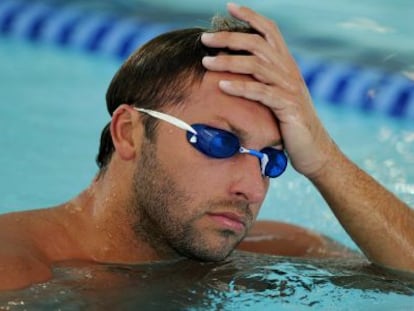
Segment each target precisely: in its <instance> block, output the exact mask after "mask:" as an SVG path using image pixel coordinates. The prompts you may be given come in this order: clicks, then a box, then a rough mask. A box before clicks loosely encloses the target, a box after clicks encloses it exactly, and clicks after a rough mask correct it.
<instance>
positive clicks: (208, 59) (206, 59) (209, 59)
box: [202, 56, 216, 65]
mask: <svg viewBox="0 0 414 311" xmlns="http://www.w3.org/2000/svg"><path fill="white" fill-rule="evenodd" d="M215 59H216V57H215V56H204V57H203V60H202V62H203V64H205V65H209V64H212V63H213V62H214V60H215Z"/></svg>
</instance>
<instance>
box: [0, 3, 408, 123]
mask: <svg viewBox="0 0 414 311" xmlns="http://www.w3.org/2000/svg"><path fill="white" fill-rule="evenodd" d="M177 27H178V25H177V24H174V23H156V22H147V21H143V20H140V19H139V18H121V17H119V16H114V15H110V14H107V13H104V12H89V11H85V10H82V9H79V8H74V7H53V6H50V5H47V4H42V3H29V2H24V1H16V0H6V1H4V0H0V35H3V36H5V35H8V36H13V37H19V38H23V39H26V40H31V41H39V42H44V43H47V44H53V45H58V46H67V47H70V48H75V49H80V50H84V51H88V52H98V53H104V54H107V55H111V56H114V57H117V58H119V59H125V58H126V57H127V56H128V55H129V54H130V53H132V51H134V50H135V49H136V48H137V47H139V46H140V45H142V44H143V43H145V42H146V41H148V40H149V39H151V38H153V37H154V36H156V35H158V34H160V33H163V32H165V31H168V30H172V29H175V28H177ZM295 58H296V60H297V61H298V64H299V67H300V69H301V71H302V74H303V76H304V78H305V81H306V83H307V85H308V87H309V90H310V92H311V94H312V96H313V97H314V98H316V99H320V100H322V101H325V102H329V103H332V104H335V105H347V106H352V107H356V108H359V109H362V110H364V111H377V112H380V113H383V114H387V115H389V116H393V117H404V118H409V119H414V82H413V81H412V80H409V79H407V78H405V77H404V76H401V75H397V74H389V73H386V72H384V71H381V70H379V69H378V70H375V69H364V68H361V67H357V66H353V65H349V64H337V63H331V62H326V61H323V60H315V59H311V58H307V57H305V56H303V55H301V56H299V55H295Z"/></svg>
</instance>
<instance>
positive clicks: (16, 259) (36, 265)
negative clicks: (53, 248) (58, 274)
mask: <svg viewBox="0 0 414 311" xmlns="http://www.w3.org/2000/svg"><path fill="white" fill-rule="evenodd" d="M0 244H1V248H0V274H1V282H0V290H12V289H19V288H23V287H26V286H29V285H31V284H34V283H40V282H44V281H47V280H49V279H50V278H51V277H52V271H51V267H50V264H49V263H48V262H47V260H46V259H45V258H44V257H43V258H42V256H39V254H38V253H37V252H33V251H31V249H30V247H28V248H26V247H25V246H24V245H16V244H14V243H13V244H12V242H11V241H4V240H0Z"/></svg>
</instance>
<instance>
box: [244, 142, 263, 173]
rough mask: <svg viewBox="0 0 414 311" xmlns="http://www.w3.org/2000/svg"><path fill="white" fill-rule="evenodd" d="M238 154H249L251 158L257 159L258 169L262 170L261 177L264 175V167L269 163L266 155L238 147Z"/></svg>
mask: <svg viewBox="0 0 414 311" xmlns="http://www.w3.org/2000/svg"><path fill="white" fill-rule="evenodd" d="M239 152H240V153H247V154H250V155H252V156H255V157H257V158H258V159H259V160H260V168H261V170H262V175H263V176H264V175H265V172H266V165H267V163H269V156H268V155H267V154H266V153H263V152H260V151H257V150H253V149H247V148H244V147H240V149H239Z"/></svg>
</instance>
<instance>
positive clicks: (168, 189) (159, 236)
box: [131, 141, 244, 261]
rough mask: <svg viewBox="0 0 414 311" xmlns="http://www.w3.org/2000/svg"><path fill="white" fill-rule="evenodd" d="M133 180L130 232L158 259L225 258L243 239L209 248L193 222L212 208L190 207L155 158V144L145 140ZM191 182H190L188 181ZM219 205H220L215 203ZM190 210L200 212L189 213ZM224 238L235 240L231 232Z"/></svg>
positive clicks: (190, 199)
mask: <svg viewBox="0 0 414 311" xmlns="http://www.w3.org/2000/svg"><path fill="white" fill-rule="evenodd" d="M141 150H142V151H141V157H140V160H139V163H138V164H137V167H136V171H135V173H134V180H133V197H132V203H131V206H132V216H133V218H134V221H133V229H134V231H135V234H136V236H137V238H138V239H140V240H143V241H144V242H145V243H147V244H148V245H150V246H151V247H152V248H153V249H154V250H155V251H156V252H157V254H158V256H159V258H160V259H167V258H172V257H177V256H185V257H189V258H193V259H197V260H202V261H220V260H223V259H224V258H226V257H227V256H228V255H229V254H230V253H231V252H232V251H233V249H234V248H235V247H236V245H237V244H238V243H240V241H241V240H242V239H243V238H244V236H243V237H239V238H238V239H237V241H235V242H234V241H233V242H231V243H230V242H227V243H223V245H221V246H220V247H215V248H212V247H211V246H209V245H208V244H209V243H208V241H207V240H206V239H205V238H203V233H202V232H200V231H198V230H197V228H195V227H194V225H193V224H194V222H195V221H196V220H197V219H198V218H200V217H202V216H203V215H204V213H205V212H206V211H208V210H209V209H211V207H212V206H214V205H213V204H214V203H212V202H207V203H206V206H204V208H200V207H196V206H193V204H192V197H191V196H190V195H189V194H188V192H186V191H185V190H184V189H180V187H179V186H178V185H177V183H176V182H175V181H174V180H173V178H172V176H170V175H169V174H168V173H167V171H166V170H165V168H164V167H163V165H162V164H161V163H160V161H158V159H157V152H156V151H157V148H156V144H155V143H151V142H148V141H144V143H143V144H142V146H141ZM189 182H190V181H189ZM217 204H221V203H217ZM189 211H190V213H191V211H199V213H195V214H189ZM220 234H221V235H222V236H223V238H225V239H232V240H234V236H232V235H234V233H233V232H231V231H222V232H220Z"/></svg>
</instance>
